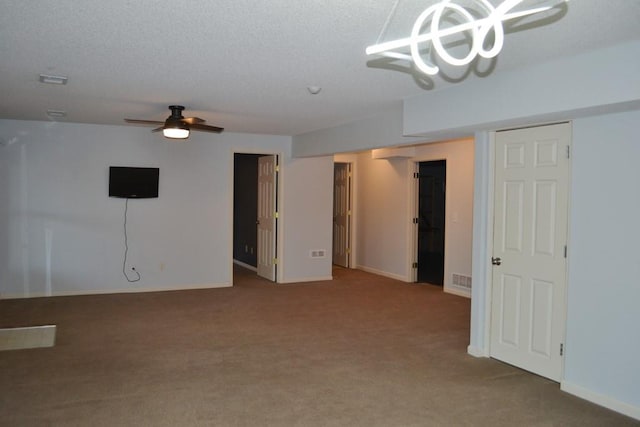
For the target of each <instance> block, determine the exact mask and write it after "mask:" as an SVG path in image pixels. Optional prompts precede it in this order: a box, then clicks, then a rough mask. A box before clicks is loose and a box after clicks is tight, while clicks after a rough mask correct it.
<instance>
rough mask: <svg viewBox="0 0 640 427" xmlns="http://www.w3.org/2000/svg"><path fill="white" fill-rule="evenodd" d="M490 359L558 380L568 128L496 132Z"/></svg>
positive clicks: (563, 312) (563, 308)
mask: <svg viewBox="0 0 640 427" xmlns="http://www.w3.org/2000/svg"><path fill="white" fill-rule="evenodd" d="M495 143H496V147H495V148H496V152H495V207H494V215H495V217H494V241H493V248H494V254H493V259H492V260H491V261H492V263H493V282H492V307H491V356H492V357H494V358H496V359H499V360H502V361H504V362H507V363H510V364H512V365H515V366H518V367H520V368H523V369H526V370H528V371H531V372H534V373H536V374H538V375H541V376H544V377H547V378H550V379H552V380H554V381H559V380H560V378H561V375H562V352H563V349H562V341H563V337H564V328H565V318H566V303H565V300H566V295H565V292H566V268H567V265H566V241H567V222H568V219H567V218H568V203H567V199H568V185H569V182H568V181H569V147H570V144H571V127H570V125H569V124H567V123H564V124H558V125H551V126H543V127H534V128H527V129H518V130H511V131H504V132H498V133H496V139H495Z"/></svg>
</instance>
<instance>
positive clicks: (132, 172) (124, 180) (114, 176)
mask: <svg viewBox="0 0 640 427" xmlns="http://www.w3.org/2000/svg"><path fill="white" fill-rule="evenodd" d="M159 176H160V169H159V168H134V167H126V166H110V167H109V197H120V198H124V199H152V198H156V197H158V178H159Z"/></svg>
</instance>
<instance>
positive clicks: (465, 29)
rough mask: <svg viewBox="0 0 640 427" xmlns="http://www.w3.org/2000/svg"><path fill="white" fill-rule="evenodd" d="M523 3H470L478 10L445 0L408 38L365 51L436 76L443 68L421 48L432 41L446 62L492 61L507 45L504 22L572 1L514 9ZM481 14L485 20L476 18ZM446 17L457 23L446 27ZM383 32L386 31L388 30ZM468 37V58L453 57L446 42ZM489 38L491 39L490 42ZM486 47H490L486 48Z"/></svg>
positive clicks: (550, 1) (509, 0)
mask: <svg viewBox="0 0 640 427" xmlns="http://www.w3.org/2000/svg"><path fill="white" fill-rule="evenodd" d="M398 1H399V0H398ZM524 1H525V0H505V1H504V2H502V3H501V4H500V5H499V6H497V7H494V6H493V5H492V4H491V3H489V1H487V0H471V2H472V4H473V5H474V6H475V7H474V8H473V9H470V8H465V7H463V6H461V5H459V4H457V3H454V2H453V1H452V0H443V1H441V2H439V3H437V4H434V5H433V6H430V7H428V8H427V9H425V10H424V11H423V12H422V13H421V14H420V16H418V19H416V21H415V23H414V24H413V28H412V30H411V35H410V36H409V37H407V38H403V39H398V40H393V41H388V42H385V43H379V44H375V45H372V46H369V47H367V49H366V54H367V55H378V56H383V57H387V58H392V59H400V60H406V61H409V62H413V63H414V64H415V66H416V67H417V68H418V69H419V70H420V71H422V72H423V73H425V74H428V75H436V74H438V72H439V71H440V68H439V67H438V66H437V65H435V64H433V63H432V62H431V61H429V59H428V58H426V56H430V54H431V52H430V50H429V51H426V52H425V50H424V48H423V47H422V45H423V44H424V43H429V42H430V43H431V44H430V46H431V47H432V48H433V50H434V51H435V52H434V53H435V54H436V55H437V56H438V57H439V58H440V59H442V60H443V61H444V62H446V63H448V64H451V65H453V66H464V65H467V64H469V63H471V61H473V60H474V59H475V58H476V57H477V56H480V57H482V58H485V59H491V58H494V57H496V56H497V55H498V54H499V53H500V51H501V50H502V46H503V44H504V27H503V25H502V23H503V22H505V21H509V20H512V19H516V18H523V17H526V16H529V15H534V14H538V13H542V12H546V11H548V10H551V9H553V8H555V7H558V6H559V5H561V4H563V3H566V2H568V1H569V0H547V1H542V2H538V3H537V4H536V5H535V7H531V8H529V9H521V10H515V9H516V8H517V7H518V6H520V5H521V3H523V2H524ZM397 5H398V3H397V2H396V4H395V6H394V8H393V10H392V11H391V14H393V13H394V11H395V8H396V7H397ZM478 14H480V16H483V17H480V18H476V16H478ZM390 17H391V15H390ZM443 17H445V19H444V20H446V21H448V22H451V21H452V20H454V19H455V21H456V22H457V23H456V24H454V25H451V26H448V27H443V25H442V21H443ZM387 24H388V21H387ZM387 24H385V27H386V25H387ZM425 28H428V29H429V32H426V33H423V32H422V31H423V29H425ZM382 31H383V32H384V31H385V28H383V30H382ZM465 35H467V36H468V35H470V36H471V38H470V40H471V45H470V47H469V50H468V52H467V54H466V56H463V57H456V56H453V55H452V54H451V53H449V51H448V50H447V47H446V45H445V43H444V41H443V40H444V39H445V38H446V37H451V36H465ZM490 35H491V36H492V40H491V39H488V38H489V36H490ZM487 44H489V47H486V45H487ZM407 48H408V52H407Z"/></svg>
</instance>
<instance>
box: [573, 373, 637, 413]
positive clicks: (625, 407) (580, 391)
mask: <svg viewBox="0 0 640 427" xmlns="http://www.w3.org/2000/svg"><path fill="white" fill-rule="evenodd" d="M560 390H562V391H565V392H567V393H569V394H573V395H574V396H577V397H579V398H581V399H584V400H588V401H589V402H592V403H595V404H596V405H600V406H603V407H605V408H607V409H611V410H612V411H616V412H619V413H621V414H623V415H626V416H628V417H631V418H635V419H636V420H640V407H638V406H633V405H631V404H629V403H625V402H621V401H619V400H616V399H613V398H611V397H609V396H605V395H603V394H600V393H596V392H594V391H591V390H588V389H586V388H584V387H580V386H578V385H575V384H571V383H569V382H566V381H562V382H561V383H560Z"/></svg>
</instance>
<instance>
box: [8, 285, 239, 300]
mask: <svg viewBox="0 0 640 427" xmlns="http://www.w3.org/2000/svg"><path fill="white" fill-rule="evenodd" d="M231 286H232V285H231V283H211V284H206V285H179V286H173V287H170V288H162V287H148V288H118V289H77V290H71V291H58V292H52V293H51V294H48V293H45V292H31V293H29V295H24V294H2V298H1V299H22V298H42V297H68V296H74V295H106V294H136V293H145V292H169V291H188V290H194V289H217V288H229V287H231Z"/></svg>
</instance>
